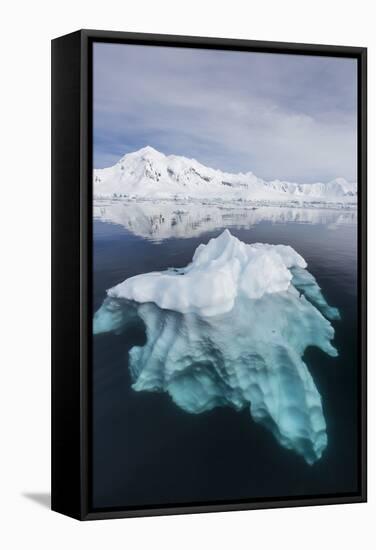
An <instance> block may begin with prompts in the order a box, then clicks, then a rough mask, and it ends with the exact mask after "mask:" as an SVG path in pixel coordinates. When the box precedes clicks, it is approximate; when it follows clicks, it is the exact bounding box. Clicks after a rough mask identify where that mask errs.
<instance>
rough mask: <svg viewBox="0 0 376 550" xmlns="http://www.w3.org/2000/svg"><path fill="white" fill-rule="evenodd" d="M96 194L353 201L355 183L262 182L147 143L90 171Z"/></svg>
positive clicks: (338, 181) (355, 198) (158, 197)
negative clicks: (105, 166)
mask: <svg viewBox="0 0 376 550" xmlns="http://www.w3.org/2000/svg"><path fill="white" fill-rule="evenodd" d="M93 187H94V197H95V198H118V197H124V198H142V199H156V200H158V199H172V200H173V199H199V200H208V199H209V200H210V199H212V200H222V201H234V200H236V201H238V200H240V201H249V202H252V201H253V202H274V203H275V202H280V201H282V202H298V203H299V202H344V203H356V201H357V184H356V183H353V182H348V181H346V180H345V179H344V178H335V179H334V180H331V181H329V182H327V183H321V182H318V183H305V184H299V183H294V182H288V181H283V180H272V181H265V180H263V179H261V178H259V177H257V176H256V175H255V174H253V172H251V171H249V172H245V173H242V172H240V173H238V174H234V173H230V172H222V171H221V170H218V169H214V168H210V167H208V166H205V165H203V164H201V163H200V162H198V161H197V160H195V159H188V158H186V157H183V156H177V155H168V156H167V155H164V154H163V153H161V152H159V151H157V150H156V149H154V148H153V147H151V146H146V147H143V148H142V149H139V150H138V151H135V152H132V153H127V154H125V155H124V156H123V157H121V158H120V160H119V161H118V162H117V163H116V164H114V165H113V166H110V167H108V168H99V169H94V171H93Z"/></svg>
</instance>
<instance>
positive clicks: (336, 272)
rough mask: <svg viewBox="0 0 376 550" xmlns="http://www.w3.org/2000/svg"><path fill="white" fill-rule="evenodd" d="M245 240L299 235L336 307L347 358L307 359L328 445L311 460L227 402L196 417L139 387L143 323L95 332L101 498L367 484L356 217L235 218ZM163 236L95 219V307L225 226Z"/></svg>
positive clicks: (180, 499) (296, 240)
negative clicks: (362, 467) (134, 357)
mask: <svg viewBox="0 0 376 550" xmlns="http://www.w3.org/2000/svg"><path fill="white" fill-rule="evenodd" d="M226 226H227V227H228V228H229V229H230V231H231V232H232V234H233V235H235V236H236V237H238V238H239V239H241V240H242V241H244V242H246V243H253V242H266V243H271V244H289V245H291V246H293V248H295V250H296V251H297V252H299V253H300V254H301V255H302V256H303V257H304V258H305V260H306V261H307V263H308V269H309V271H310V272H311V273H312V274H313V275H314V276H315V277H316V279H317V281H318V283H319V285H320V286H321V288H322V291H323V294H324V296H325V298H326V299H327V301H328V302H329V304H330V305H332V306H335V307H337V308H339V310H340V313H341V320H340V321H335V322H333V326H334V328H335V333H336V336H335V340H334V345H335V347H336V348H337V349H338V352H339V356H338V357H337V358H332V357H328V356H327V355H326V354H324V353H323V352H321V351H320V350H318V349H313V348H312V349H308V350H307V351H306V354H305V356H304V360H305V362H306V363H307V365H308V367H309V370H310V372H311V374H312V376H313V379H314V381H315V384H316V386H317V388H318V390H319V392H320V394H321V396H322V400H323V409H324V414H325V418H326V422H327V434H328V447H327V449H326V451H325V452H324V454H323V456H322V458H321V459H320V460H319V461H318V462H317V463H315V464H314V465H312V466H310V465H308V464H307V463H306V462H305V461H304V460H303V458H302V457H301V456H298V455H297V454H296V453H294V452H293V451H289V450H286V449H284V448H283V447H281V446H280V445H279V444H278V442H277V441H276V440H275V438H274V436H273V435H272V434H271V433H270V432H269V431H268V430H266V429H265V428H264V427H263V426H261V425H258V424H256V423H255V422H254V421H253V420H252V418H251V417H250V414H249V411H247V410H243V411H241V412H236V411H234V410H232V409H231V408H228V407H224V408H217V409H215V410H212V411H210V412H205V413H202V414H198V415H194V414H189V413H186V412H184V411H183V410H181V409H180V408H179V407H177V406H176V405H175V404H174V403H173V402H172V401H171V399H170V397H169V396H168V395H167V394H166V393H148V392H135V391H134V390H132V389H131V378H130V374H129V371H128V351H129V349H130V348H131V347H132V346H133V345H136V344H137V345H142V343H143V341H144V335H143V334H142V333H141V332H137V331H136V330H135V331H134V332H133V333H130V332H127V333H126V335H124V334H123V335H115V334H101V335H98V336H95V338H94V339H93V346H94V348H93V388H92V389H93V400H92V403H93V471H92V476H93V479H92V481H93V506H94V507H95V508H104V507H127V506H130V507H134V506H152V505H156V504H180V503H181V504H186V503H191V502H208V501H210V502H213V501H216V502H223V501H234V500H240V499H246V500H249V499H258V498H273V497H274V498H276V497H284V496H302V495H323V494H334V493H335V494H341V493H351V492H355V491H357V490H358V456H357V449H358V439H357V438H358V429H357V427H358V403H357V394H358V365H357V278H356V275H357V248H356V240H357V239H356V224H355V223H346V224H343V225H342V224H336V225H333V224H329V225H326V224H323V223H318V224H308V223H290V222H286V223H272V222H268V221H262V222H260V223H258V224H256V225H254V226H253V227H251V228H247V229H245V228H236V227H232V226H231V223H227V225H226ZM222 229H223V228H220V229H216V230H215V231H211V232H204V233H202V234H201V235H199V236H197V237H194V238H187V239H181V238H180V239H177V238H170V239H166V240H163V241H161V242H155V241H152V240H149V239H145V238H142V237H140V236H136V235H135V234H132V232H130V231H129V230H128V229H125V228H124V227H123V226H121V225H117V224H114V223H108V222H103V221H98V220H95V221H94V285H93V289H94V296H93V302H94V310H96V309H98V307H99V306H100V305H101V303H102V301H103V299H104V298H105V291H106V289H108V288H110V287H112V286H114V285H115V284H116V283H119V282H120V281H123V280H124V279H126V278H128V277H131V276H133V275H137V274H140V273H145V272H148V271H155V270H163V269H166V268H167V267H172V266H173V267H183V266H185V265H186V264H187V263H188V262H189V261H190V260H191V259H192V255H193V252H194V250H195V249H196V247H197V246H198V245H199V244H200V243H201V242H204V243H206V242H207V241H208V240H209V239H210V238H211V237H215V236H217V235H219V234H220V233H221V232H222Z"/></svg>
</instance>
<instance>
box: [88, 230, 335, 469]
mask: <svg viewBox="0 0 376 550" xmlns="http://www.w3.org/2000/svg"><path fill="white" fill-rule="evenodd" d="M208 274H209V275H210V277H209V279H208ZM184 278H185V279H186V280H185V282H183V281H184ZM201 279H202V285H201V287H200V280H201ZM210 281H211V285H210ZM193 287H194V291H193ZM338 318H339V312H338V310H337V309H335V308H332V307H330V306H329V305H328V304H327V302H326V300H325V298H324V296H323V295H322V292H321V290H320V288H319V286H318V284H317V282H316V280H315V279H314V277H313V276H312V275H311V274H310V273H309V272H308V271H307V269H306V263H305V261H304V259H303V258H302V257H301V256H299V254H297V253H296V252H295V251H294V250H293V249H292V248H291V247H285V246H282V245H278V246H273V245H265V244H255V245H246V244H245V243H242V242H241V241H239V240H238V239H236V238H235V237H233V236H232V235H231V234H230V232H229V231H227V230H226V231H224V232H223V233H222V234H221V235H220V236H219V237H217V238H216V239H212V240H211V241H209V243H208V244H207V245H200V246H199V247H198V249H197V250H196V252H195V254H194V256H193V260H192V262H191V264H189V265H188V266H187V267H186V268H183V269H178V270H174V269H170V270H168V271H165V272H161V273H157V272H156V273H153V274H145V275H138V276H136V277H133V278H132V279H127V280H126V281H124V283H121V284H120V285H118V286H117V287H114V288H112V289H110V290H109V291H108V297H107V298H106V299H105V300H104V302H103V304H102V306H101V308H100V309H99V310H98V311H97V312H96V314H95V317H94V334H99V333H102V332H109V331H114V332H116V333H118V334H119V335H121V334H126V332H127V330H128V328H129V327H130V326H133V325H134V323H136V322H138V323H140V321H141V322H142V323H143V325H144V328H145V333H146V343H145V344H144V345H143V346H134V347H132V348H131V350H130V352H129V367H130V370H131V374H132V379H133V388H134V390H136V391H160V392H166V393H168V394H169V395H170V397H171V398H172V400H173V401H174V402H175V403H176V405H177V406H179V407H180V408H182V409H183V410H185V411H187V412H188V413H191V414H199V413H203V412H205V411H208V410H210V409H213V408H215V407H219V406H229V407H232V408H234V409H236V410H241V409H243V408H248V409H249V411H250V414H251V416H252V418H253V419H254V420H255V421H256V422H259V423H261V424H263V425H264V426H265V427H266V428H267V429H268V430H270V431H271V432H272V433H273V434H274V436H275V438H276V440H277V441H278V442H279V443H280V444H281V445H282V446H283V447H286V448H287V449H291V450H293V451H295V452H297V453H298V454H300V455H301V456H302V457H304V459H305V460H306V462H307V463H308V464H313V463H314V462H315V461H317V460H318V459H320V457H321V456H322V453H323V452H324V450H325V448H326V447H327V433H326V422H325V417H324V413H323V405H322V399H321V396H320V393H319V391H318V389H317V387H316V385H315V383H314V381H313V378H312V376H311V374H310V372H309V370H308V367H307V365H306V363H305V362H304V360H303V356H304V352H305V350H306V348H307V347H308V346H315V347H317V348H320V349H321V350H322V351H323V352H324V353H326V354H328V355H330V356H332V357H335V356H336V355H337V351H336V349H335V348H334V347H333V345H332V343H331V341H332V340H333V338H334V329H333V326H332V324H331V322H330V320H335V319H338ZM119 337H121V336H119Z"/></svg>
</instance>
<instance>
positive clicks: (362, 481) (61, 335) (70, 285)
mask: <svg viewBox="0 0 376 550" xmlns="http://www.w3.org/2000/svg"><path fill="white" fill-rule="evenodd" d="M93 42H112V43H127V44H143V45H151V46H156V45H157V46H175V47H179V46H181V47H185V48H204V49H221V50H237V51H252V52H255V51H257V52H274V53H287V54H288V53H293V54H295V55H315V56H333V57H351V58H355V59H356V60H357V64H358V184H359V199H358V315H359V319H358V327H359V328H358V330H359V334H358V336H359V338H358V341H359V369H360V375H359V376H360V384H359V395H358V403H359V415H358V416H359V426H358V430H359V440H360V445H359V449H358V453H359V455H358V456H359V460H358V463H359V473H358V487H359V490H358V491H357V492H356V493H351V494H341V495H336V494H328V495H321V496H314V495H307V496H306V497H304V498H290V497H286V498H283V497H281V498H278V499H252V500H249V501H247V502H245V501H238V502H226V503H224V504H218V503H213V502H212V503H210V502H208V503H204V504H203V503H200V504H195V503H186V504H184V505H171V506H162V505H160V506H154V507H152V508H150V507H149V508H144V507H138V508H132V509H126V508H123V509H116V508H114V509H107V510H94V509H92V508H91V505H90V502H91V453H90V442H91V429H90V422H91V419H90V405H91V395H90V387H91V369H90V364H91V315H92V308H91V289H92V284H91V266H92V257H91V256H92V253H91V248H92V247H91V243H92V227H91V219H92V188H91V186H92V181H91V180H92V178H91V174H92V151H91V136H92V86H91V81H92V44H93ZM366 205H367V50H366V48H358V47H347V46H330V45H313V44H294V43H280V42H261V41H253V40H233V39H221V38H201V37H192V36H165V35H158V34H139V33H127V32H112V31H97V30H80V31H77V32H74V33H72V34H68V35H66V36H62V37H59V38H56V39H54V40H52V509H53V510H55V511H57V512H60V513H63V514H66V515H68V516H71V517H73V518H76V519H80V520H94V519H107V518H123V517H134V516H156V515H168V514H187V513H198V512H216V511H221V512H222V511H229V510H252V509H260V508H277V507H291V506H308V505H323V504H343V503H355V502H365V501H366V499H367V394H366V391H367V367H366V353H367V352H366V338H367V336H366V334H367V327H366V323H367V317H366V296H367V281H366V268H367V256H366V246H367V241H366V239H367V221H366V217H367V208H366Z"/></svg>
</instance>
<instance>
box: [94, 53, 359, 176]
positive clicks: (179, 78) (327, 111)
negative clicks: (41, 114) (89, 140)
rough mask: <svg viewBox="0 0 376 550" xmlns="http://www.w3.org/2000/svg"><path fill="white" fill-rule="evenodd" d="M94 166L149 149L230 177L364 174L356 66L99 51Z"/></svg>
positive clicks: (258, 56)
mask: <svg viewBox="0 0 376 550" xmlns="http://www.w3.org/2000/svg"><path fill="white" fill-rule="evenodd" d="M93 59H94V64H93V97H94V101H93V109H94V113H93V123H94V143H93V147H94V151H93V152H94V167H95V168H104V167H107V166H112V165H113V164H115V163H116V162H117V161H118V160H119V159H120V158H121V157H122V156H123V155H124V154H126V153H129V152H132V151H136V150H138V149H140V148H142V147H145V146H146V145H151V146H152V147H154V148H155V149H157V150H159V151H161V152H162V153H165V154H168V155H169V154H175V155H183V156H186V157H189V158H195V159H196V160H198V161H199V162H201V163H202V164H205V165H207V166H210V167H212V168H217V169H220V170H223V171H228V172H249V171H252V172H253V173H254V174H256V175H257V176H259V177H261V178H263V179H266V180H272V179H284V180H288V181H297V182H300V183H309V182H315V181H322V182H326V181H330V180H331V179H333V178H335V177H344V178H346V179H347V180H349V181H356V174H357V145H356V141H357V68H356V60H355V59H350V58H348V59H346V58H335V57H319V56H301V55H288V54H268V53H250V52H234V51H220V50H204V49H190V48H172V47H157V46H135V45H128V44H108V43H96V44H94V56H93Z"/></svg>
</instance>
